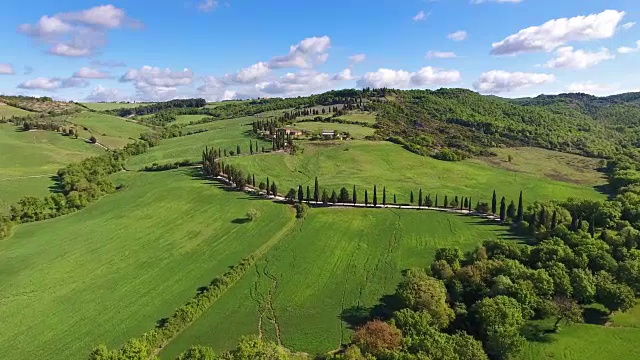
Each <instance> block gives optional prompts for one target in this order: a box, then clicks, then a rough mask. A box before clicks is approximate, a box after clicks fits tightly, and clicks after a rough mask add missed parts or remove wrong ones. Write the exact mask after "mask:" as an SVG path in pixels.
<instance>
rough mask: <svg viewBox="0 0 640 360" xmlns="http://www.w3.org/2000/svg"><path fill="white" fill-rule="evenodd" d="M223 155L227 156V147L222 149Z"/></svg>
mask: <svg viewBox="0 0 640 360" xmlns="http://www.w3.org/2000/svg"><path fill="white" fill-rule="evenodd" d="M224 157H227V149H224Z"/></svg>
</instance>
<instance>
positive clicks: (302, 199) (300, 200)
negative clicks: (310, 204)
mask: <svg viewBox="0 0 640 360" xmlns="http://www.w3.org/2000/svg"><path fill="white" fill-rule="evenodd" d="M303 201H304V190H302V185H298V202H299V203H301V204H302V202H303Z"/></svg>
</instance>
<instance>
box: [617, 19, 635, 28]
mask: <svg viewBox="0 0 640 360" xmlns="http://www.w3.org/2000/svg"><path fill="white" fill-rule="evenodd" d="M635 25H636V23H635V22H634V21H629V22H628V23H624V24H622V26H620V27H621V28H623V29H625V30H629V29H631V28H632V27H634V26H635Z"/></svg>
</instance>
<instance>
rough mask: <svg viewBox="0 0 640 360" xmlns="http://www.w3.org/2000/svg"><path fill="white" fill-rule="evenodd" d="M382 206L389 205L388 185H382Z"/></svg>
mask: <svg viewBox="0 0 640 360" xmlns="http://www.w3.org/2000/svg"><path fill="white" fill-rule="evenodd" d="M382 206H387V187H386V186H383V187H382Z"/></svg>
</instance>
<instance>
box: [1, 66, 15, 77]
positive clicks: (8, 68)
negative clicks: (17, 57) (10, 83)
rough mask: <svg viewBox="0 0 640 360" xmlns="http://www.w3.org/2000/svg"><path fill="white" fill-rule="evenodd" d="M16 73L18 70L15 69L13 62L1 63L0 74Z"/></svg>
mask: <svg viewBox="0 0 640 360" xmlns="http://www.w3.org/2000/svg"><path fill="white" fill-rule="evenodd" d="M15 73H16V72H15V70H14V69H13V65H11V64H0V75H13V74H15Z"/></svg>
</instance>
